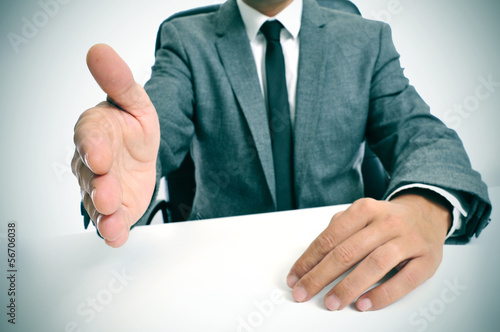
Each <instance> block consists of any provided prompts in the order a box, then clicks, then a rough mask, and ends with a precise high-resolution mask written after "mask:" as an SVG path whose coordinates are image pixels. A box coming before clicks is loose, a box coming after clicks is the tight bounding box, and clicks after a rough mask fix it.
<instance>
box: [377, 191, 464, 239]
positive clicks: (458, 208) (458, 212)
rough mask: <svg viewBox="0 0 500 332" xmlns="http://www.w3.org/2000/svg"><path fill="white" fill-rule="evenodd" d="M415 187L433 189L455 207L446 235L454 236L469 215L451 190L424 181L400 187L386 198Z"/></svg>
mask: <svg viewBox="0 0 500 332" xmlns="http://www.w3.org/2000/svg"><path fill="white" fill-rule="evenodd" d="M413 188H421V189H427V190H431V191H433V192H435V193H437V194H439V195H440V196H442V197H443V198H445V199H446V200H447V201H448V202H450V204H451V206H452V207H453V211H452V218H451V227H450V229H449V230H448V234H447V235H446V239H448V238H449V237H451V236H453V233H455V231H457V230H459V229H460V228H461V227H462V220H463V219H464V218H466V217H467V212H466V210H465V209H464V206H463V204H462V203H461V202H460V201H459V200H458V198H457V197H456V196H455V195H453V194H452V193H451V192H449V191H448V190H445V189H443V188H439V187H435V186H430V185H427V184H422V183H412V184H407V185H405V186H402V187H399V188H398V189H396V190H395V191H394V192H392V193H391V194H390V195H389V197H387V199H386V200H387V201H389V200H391V198H392V197H393V196H394V195H396V194H397V193H400V192H402V191H403V190H408V189H413Z"/></svg>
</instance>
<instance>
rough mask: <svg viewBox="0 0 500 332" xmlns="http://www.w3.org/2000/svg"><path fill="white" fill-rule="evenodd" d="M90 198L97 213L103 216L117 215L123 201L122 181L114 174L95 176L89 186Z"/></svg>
mask: <svg viewBox="0 0 500 332" xmlns="http://www.w3.org/2000/svg"><path fill="white" fill-rule="evenodd" d="M88 187H89V188H91V190H90V197H91V198H92V202H93V204H94V207H95V208H96V210H97V212H99V213H100V214H102V215H105V216H107V215H111V214H113V213H115V212H116V211H117V210H118V208H119V207H120V204H121V203H122V199H123V192H122V187H121V184H120V181H119V180H118V178H117V177H116V176H115V175H114V174H113V173H107V174H105V175H100V176H95V177H93V178H92V179H91V181H90V184H89V185H88Z"/></svg>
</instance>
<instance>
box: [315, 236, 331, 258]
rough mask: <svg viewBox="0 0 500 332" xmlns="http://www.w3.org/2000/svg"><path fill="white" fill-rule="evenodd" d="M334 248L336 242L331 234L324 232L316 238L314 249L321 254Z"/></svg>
mask: <svg viewBox="0 0 500 332" xmlns="http://www.w3.org/2000/svg"><path fill="white" fill-rule="evenodd" d="M335 246H336V240H335V237H334V236H333V234H331V233H326V232H325V233H322V234H321V235H320V236H318V237H317V238H316V248H317V250H318V251H319V252H320V253H322V254H325V253H327V252H330V251H331V250H332V249H333V248H335Z"/></svg>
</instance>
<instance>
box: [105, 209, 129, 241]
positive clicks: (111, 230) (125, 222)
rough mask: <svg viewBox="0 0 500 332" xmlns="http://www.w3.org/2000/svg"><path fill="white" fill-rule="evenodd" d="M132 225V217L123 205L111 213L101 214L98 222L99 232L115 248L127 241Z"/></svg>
mask: <svg viewBox="0 0 500 332" xmlns="http://www.w3.org/2000/svg"><path fill="white" fill-rule="evenodd" d="M130 226H131V223H130V217H129V216H128V214H127V213H126V211H125V210H124V209H123V208H122V207H120V208H119V209H118V210H117V211H116V212H115V213H113V214H111V215H108V216H101V217H100V218H99V221H98V223H97V229H98V230H99V234H101V236H102V237H103V238H104V239H105V241H106V244H108V245H109V246H111V247H113V248H117V247H120V246H122V245H123V244H124V243H125V242H126V241H127V239H128V234H129V230H130Z"/></svg>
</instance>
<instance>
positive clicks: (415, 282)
mask: <svg viewBox="0 0 500 332" xmlns="http://www.w3.org/2000/svg"><path fill="white" fill-rule="evenodd" d="M403 280H404V283H405V285H406V287H407V289H409V290H413V289H415V288H417V287H418V286H419V285H420V282H419V278H418V277H417V275H416V274H415V272H414V271H411V270H408V271H406V273H404V274H403Z"/></svg>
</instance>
